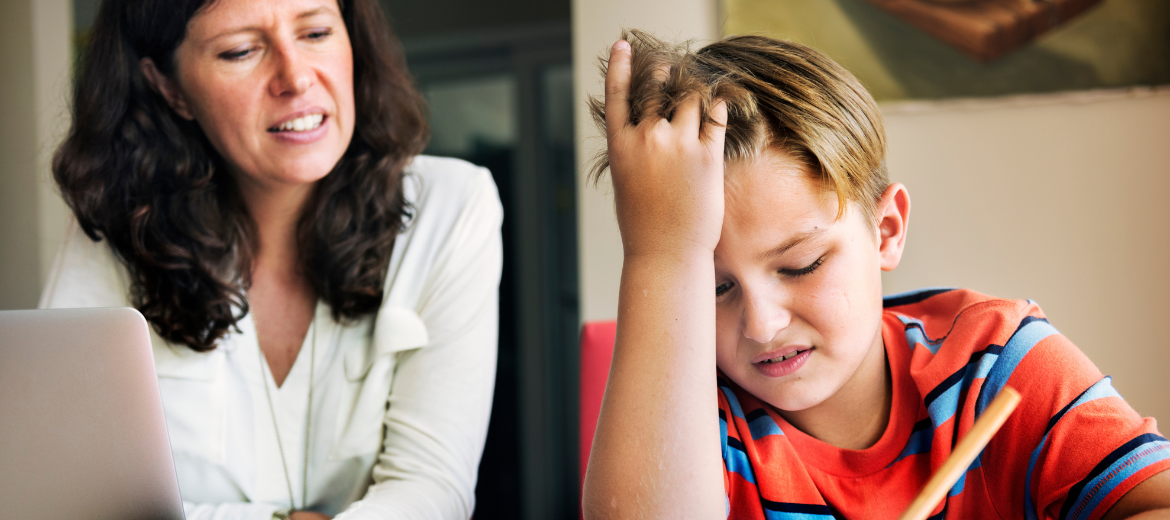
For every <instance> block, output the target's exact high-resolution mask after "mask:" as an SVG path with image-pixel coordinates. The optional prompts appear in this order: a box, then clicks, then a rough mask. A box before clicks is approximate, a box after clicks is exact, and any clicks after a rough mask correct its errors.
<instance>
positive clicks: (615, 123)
mask: <svg viewBox="0 0 1170 520" xmlns="http://www.w3.org/2000/svg"><path fill="white" fill-rule="evenodd" d="M629 91H630V44H629V43H628V42H626V41H624V40H618V42H617V43H615V44H613V48H611V49H610V51H609V64H608V66H607V67H606V69H605V128H606V131H607V132H608V133H609V135H614V134H616V133H617V132H618V131H620V130H621V129H622V127H624V126H625V125H626V123H627V122H628V121H629V117H630V104H629V96H628V94H629Z"/></svg>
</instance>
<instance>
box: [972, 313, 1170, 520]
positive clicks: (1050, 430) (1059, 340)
mask: <svg viewBox="0 0 1170 520" xmlns="http://www.w3.org/2000/svg"><path fill="white" fill-rule="evenodd" d="M999 356H1000V358H999V360H998V361H997V362H996V363H995V368H993V369H992V372H991V374H989V376H988V379H987V383H985V385H989V386H991V388H990V389H988V388H985V389H984V393H985V394H987V397H988V398H990V397H992V396H993V395H994V394H996V393H998V392H997V390H998V389H999V388H1001V387H1002V385H1003V383H1004V382H1006V384H1007V385H1010V386H1012V387H1013V388H1015V389H1016V390H1018V391H1019V392H1020V394H1021V396H1022V397H1023V399H1022V401H1021V404H1020V407H1019V409H1017V410H1016V412H1015V414H1014V415H1013V417H1012V418H1011V419H1009V421H1008V422H1007V423H1005V425H1004V428H1003V429H1001V431H1000V433H999V434H997V436H996V439H994V440H993V442H992V444H991V445H989V446H988V448H987V451H986V452H985V456H984V459H985V461H986V462H988V465H989V467H988V468H986V469H987V470H990V471H988V472H987V474H988V475H989V477H990V476H991V475H1015V476H1017V478H988V484H989V485H988V491H989V492H990V493H991V494H992V496H993V497H998V498H999V504H998V505H997V508H998V509H999V510H1000V513H1001V515H1003V514H1004V513H1005V512H1008V511H1012V510H1015V511H1019V510H1020V509H1019V508H1020V507H1021V506H1022V509H1023V510H1024V513H1025V517H1026V518H1028V519H1029V520H1032V519H1062V520H1063V519H1070V520H1073V519H1078V520H1094V519H1097V518H1100V517H1101V516H1102V515H1104V514H1105V512H1107V511H1108V510H1109V508H1110V507H1111V506H1113V504H1114V503H1116V502H1117V500H1118V499H1120V498H1121V497H1122V496H1124V495H1125V494H1126V493H1127V492H1129V490H1131V489H1133V487H1134V486H1136V485H1137V484H1139V483H1141V482H1142V481H1143V480H1145V479H1147V478H1149V477H1150V476H1152V475H1154V474H1157V473H1159V472H1161V471H1165V470H1167V469H1170V443H1168V442H1167V441H1166V439H1164V438H1163V437H1162V436H1161V435H1160V434H1159V433H1158V430H1157V426H1156V423H1155V422H1154V420H1153V419H1151V418H1145V419H1143V418H1142V417H1141V416H1140V415H1138V414H1137V412H1135V411H1134V410H1133V409H1132V408H1131V407H1130V406H1129V405H1128V404H1127V403H1126V402H1125V400H1124V399H1123V398H1122V397H1121V395H1120V394H1118V392H1117V390H1115V389H1114V388H1113V385H1112V381H1111V380H1110V378H1109V377H1106V376H1103V375H1102V374H1101V373H1100V371H1098V370H1097V368H1096V367H1095V366H1094V365H1093V363H1092V362H1091V361H1089V359H1088V358H1087V357H1086V356H1085V355H1084V354H1083V353H1081V351H1080V350H1079V349H1077V348H1076V347H1075V346H1074V345H1073V344H1072V342H1070V341H1069V340H1068V338H1066V337H1064V336H1063V335H1062V334H1060V333H1059V332H1058V331H1057V330H1056V329H1055V328H1053V327H1052V326H1051V325H1049V324H1048V322H1047V320H1046V319H1044V317H1043V315H1042V314H1041V313H1040V311H1039V309H1038V308H1036V307H1035V305H1034V304H1032V305H1031V306H1030V308H1029V309H1027V310H1026V312H1025V316H1024V318H1023V319H1022V320H1021V322H1020V325H1019V327H1018V328H1017V329H1016V332H1015V333H1014V334H1013V335H1012V337H1011V339H1009V340H1008V341H1007V342H1006V344H1005V345H1004V347H1003V351H1002V352H1001V353H1000V354H999ZM1009 369H1010V370H1009ZM997 374H998V375H997ZM988 390H991V392H988ZM1019 477H1022V478H1019Z"/></svg>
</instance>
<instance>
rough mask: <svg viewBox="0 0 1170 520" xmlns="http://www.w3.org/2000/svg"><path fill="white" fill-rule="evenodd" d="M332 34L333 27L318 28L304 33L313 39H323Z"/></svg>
mask: <svg viewBox="0 0 1170 520" xmlns="http://www.w3.org/2000/svg"><path fill="white" fill-rule="evenodd" d="M332 34H333V29H318V30H315V31H312V32H310V33H308V34H306V35H305V37H306V38H308V39H310V40H314V41H320V40H324V39H325V38H328V37H329V36H330V35H332Z"/></svg>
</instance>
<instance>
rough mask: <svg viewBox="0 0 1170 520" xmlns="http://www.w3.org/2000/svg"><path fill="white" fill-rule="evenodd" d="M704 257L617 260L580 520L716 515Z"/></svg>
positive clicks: (709, 282) (711, 338)
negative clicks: (603, 382)
mask: <svg viewBox="0 0 1170 520" xmlns="http://www.w3.org/2000/svg"><path fill="white" fill-rule="evenodd" d="M714 276H715V275H714V268H713V263H712V258H711V253H710V251H706V252H704V251H702V250H699V251H695V252H693V253H689V254H681V255H679V256H665V255H662V256H656V257H634V258H626V261H625V264H624V266H623V268H622V280H621V292H620V296H619V304H618V328H617V342H616V345H615V350H614V356H613V363H612V368H611V369H610V374H609V382H608V384H607V386H606V390H605V398H604V400H603V402H602V407H601V415H600V416H599V418H598V422H597V433H596V436H595V437H594V443H593V448H592V451H591V457H590V460H589V472H588V475H587V476H586V482H585V495H584V497H583V506H584V508H585V516H586V517H587V518H720V517H723V516H725V515H726V508H725V503H724V502H725V500H724V493H723V481H722V472H721V464H722V459H721V455H720V441H719V421H718V415H717V402H716V399H717V395H716V390H715V389H716V380H715V378H716V372H715V298H714V287H715V279H714Z"/></svg>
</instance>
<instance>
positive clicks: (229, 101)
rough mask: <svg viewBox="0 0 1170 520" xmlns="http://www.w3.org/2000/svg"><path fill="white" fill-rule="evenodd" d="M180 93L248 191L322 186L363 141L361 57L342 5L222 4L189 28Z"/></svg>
mask: <svg viewBox="0 0 1170 520" xmlns="http://www.w3.org/2000/svg"><path fill="white" fill-rule="evenodd" d="M175 54H176V56H175V63H176V66H175V69H176V70H175V71H174V75H173V78H172V82H171V83H172V84H171V85H170V90H171V92H169V93H168V92H166V91H165V90H166V89H164V95H165V96H166V97H167V98H168V101H170V104H171V106H172V107H173V108H174V109H175V111H176V112H177V113H179V115H180V116H182V117H185V118H188V119H194V120H195V121H196V122H198V123H199V125H200V127H202V128H203V131H204V133H206V134H207V137H208V139H209V140H210V141H211V143H212V145H214V146H215V148H216V150H218V151H219V153H220V154H221V155H222V156H223V157H224V158H225V159H226V160H227V162H228V164H229V165H230V167H231V168H232V169H233V170H234V171H233V173H234V174H235V175H236V177H237V179H238V180H239V181H240V182H241V183H242V184H244V185H245V186H246V187H248V186H250V187H260V188H278V187H280V186H282V185H284V186H287V185H295V184H305V183H312V182H315V181H317V180H319V179H321V178H322V177H324V176H325V175H327V174H328V173H329V172H330V171H331V170H332V169H333V167H334V165H335V164H337V161H338V160H339V159H341V156H342V154H344V153H345V150H346V148H347V147H348V146H349V142H350V139H351V138H352V137H353V128H354V96H353V53H352V49H351V48H350V43H349V34H348V33H347V32H346V29H345V23H344V21H343V20H342V17H341V10H340V8H339V7H338V4H337V1H336V0H217V1H214V2H213V3H211V4H209V7H207V8H205V9H203V10H201V11H199V12H198V13H197V14H196V15H195V16H194V17H193V18H191V20H190V22H188V24H187V37H186V39H184V40H183V42H182V43H181V44H180V45H179V47H178V49H177V50H176V53H175Z"/></svg>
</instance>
